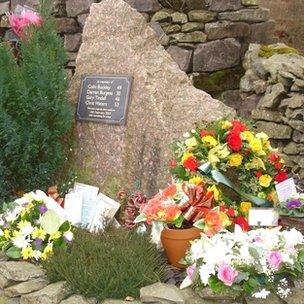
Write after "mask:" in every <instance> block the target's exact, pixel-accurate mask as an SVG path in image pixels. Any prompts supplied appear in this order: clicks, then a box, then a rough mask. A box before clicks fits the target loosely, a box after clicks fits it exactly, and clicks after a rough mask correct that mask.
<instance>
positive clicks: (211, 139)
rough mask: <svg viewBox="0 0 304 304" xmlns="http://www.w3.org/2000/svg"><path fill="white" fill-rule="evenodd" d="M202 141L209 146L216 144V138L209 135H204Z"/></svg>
mask: <svg viewBox="0 0 304 304" xmlns="http://www.w3.org/2000/svg"><path fill="white" fill-rule="evenodd" d="M202 141H203V143H204V144H206V145H208V146H209V147H211V148H213V147H215V146H217V144H218V142H217V140H216V139H215V138H214V137H213V136H211V135H207V136H204V137H203V138H202Z"/></svg>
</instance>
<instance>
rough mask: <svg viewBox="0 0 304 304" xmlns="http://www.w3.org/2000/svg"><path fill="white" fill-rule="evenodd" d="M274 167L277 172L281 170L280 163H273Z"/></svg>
mask: <svg viewBox="0 0 304 304" xmlns="http://www.w3.org/2000/svg"><path fill="white" fill-rule="evenodd" d="M274 166H275V168H276V169H277V170H281V169H282V164H281V163H275V164H274Z"/></svg>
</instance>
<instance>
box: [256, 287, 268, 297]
mask: <svg viewBox="0 0 304 304" xmlns="http://www.w3.org/2000/svg"><path fill="white" fill-rule="evenodd" d="M269 295H270V291H269V290H266V289H265V288H264V289H262V290H260V291H259V292H256V293H254V294H253V295H252V296H253V297H254V298H257V299H266V298H267V297H268V296H269Z"/></svg>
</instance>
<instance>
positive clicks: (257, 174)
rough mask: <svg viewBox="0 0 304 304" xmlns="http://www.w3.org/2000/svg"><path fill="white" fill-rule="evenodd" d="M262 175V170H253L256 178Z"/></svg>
mask: <svg viewBox="0 0 304 304" xmlns="http://www.w3.org/2000/svg"><path fill="white" fill-rule="evenodd" d="M262 175H263V172H262V171H257V172H255V176H256V177H257V178H260V177H261V176H262Z"/></svg>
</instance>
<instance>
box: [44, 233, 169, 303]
mask: <svg viewBox="0 0 304 304" xmlns="http://www.w3.org/2000/svg"><path fill="white" fill-rule="evenodd" d="M44 267H45V269H46V272H47V276H48V279H49V280H50V281H51V282H56V281H60V280H65V281H67V284H68V287H69V288H70V289H71V291H72V292H74V293H78V294H82V295H83V296H85V297H88V298H90V297H95V298H97V299H98V300H99V301H102V300H104V299H106V298H113V299H123V298H125V297H127V296H132V297H135V298H136V297H138V296H139V289H140V288H141V287H143V286H146V285H149V284H152V283H155V282H158V281H162V280H163V279H164V277H165V272H166V266H165V265H164V262H163V258H162V256H161V254H160V253H159V252H158V251H157V249H156V247H155V246H154V245H153V244H151V243H150V242H149V238H148V236H146V235H139V234H137V233H136V231H135V230H126V229H123V228H114V227H109V228H107V229H106V231H104V232H99V233H96V234H91V233H89V232H87V231H86V230H82V229H78V230H77V231H75V236H74V241H73V243H72V244H71V245H70V248H69V250H68V251H64V250H61V249H59V248H58V249H56V250H55V251H54V255H53V256H52V257H51V258H50V259H49V260H48V261H47V262H46V264H44Z"/></svg>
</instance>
